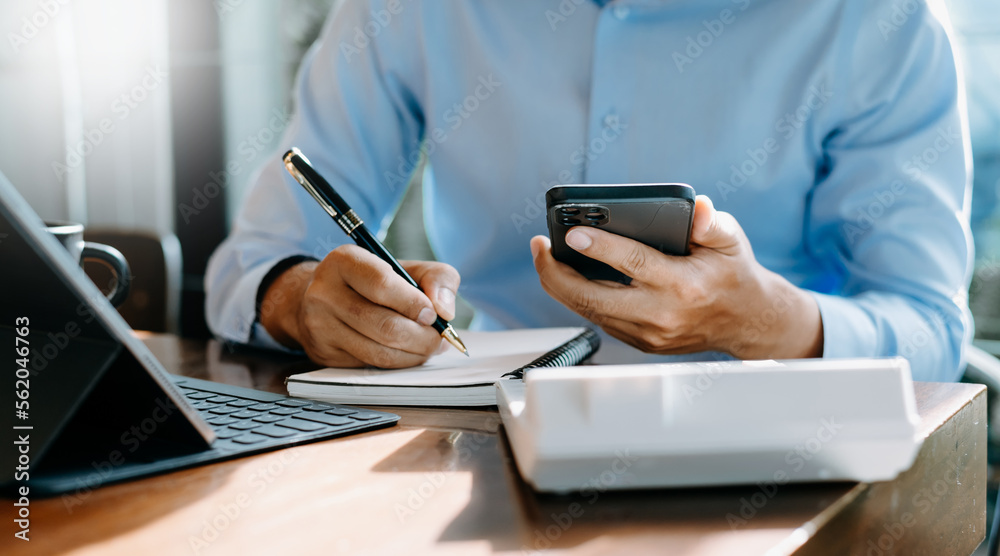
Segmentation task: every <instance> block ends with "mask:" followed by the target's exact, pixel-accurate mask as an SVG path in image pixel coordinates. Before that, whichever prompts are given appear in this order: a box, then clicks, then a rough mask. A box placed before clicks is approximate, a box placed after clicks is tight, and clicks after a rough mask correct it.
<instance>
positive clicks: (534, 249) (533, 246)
mask: <svg viewBox="0 0 1000 556" xmlns="http://www.w3.org/2000/svg"><path fill="white" fill-rule="evenodd" d="M528 245H529V246H530V247H531V260H535V259H537V258H538V245H537V242H534V241H532V242H531V243H529V244H528Z"/></svg>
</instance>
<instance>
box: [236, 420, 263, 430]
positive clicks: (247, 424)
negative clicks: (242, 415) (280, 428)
mask: <svg viewBox="0 0 1000 556" xmlns="http://www.w3.org/2000/svg"><path fill="white" fill-rule="evenodd" d="M260 426H262V423H258V422H256V421H240V422H239V423H233V424H232V425H229V428H231V429H236V430H238V431H248V430H250V429H255V428H257V427H260Z"/></svg>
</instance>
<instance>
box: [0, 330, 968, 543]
mask: <svg viewBox="0 0 1000 556" xmlns="http://www.w3.org/2000/svg"><path fill="white" fill-rule="evenodd" d="M144 340H145V341H146V343H147V345H149V346H150V347H151V348H152V349H153V351H154V353H155V354H156V355H157V357H158V358H159V359H160V360H161V361H162V362H163V363H164V364H165V365H166V366H167V368H168V369H170V370H172V371H174V372H177V373H179V374H184V375H189V376H194V377H198V378H207V379H210V380H217V381H222V382H227V383H230V384H236V385H241V386H249V387H253V388H258V389H262V390H269V391H274V392H284V387H283V379H284V377H285V376H287V374H289V373H291V372H298V371H301V370H304V369H306V368H309V367H308V365H307V366H305V367H303V366H302V365H301V364H295V363H290V362H289V361H287V360H281V359H276V358H274V357H258V356H256V355H246V354H232V353H228V352H227V350H225V349H224V348H222V347H221V346H220V345H219V344H217V343H215V342H212V343H210V344H209V345H208V346H207V348H206V345H205V344H204V343H201V342H193V341H187V340H178V339H176V338H173V337H169V336H151V337H144ZM916 391H917V407H918V410H919V412H920V415H921V417H922V420H923V426H922V434H924V435H925V436H926V440H925V442H924V445H923V448H922V450H921V452H920V455H919V457H918V460H917V462H916V464H915V465H914V466H913V468H912V469H910V470H909V471H907V472H905V473H904V474H902V475H901V476H900V477H899V478H897V479H896V480H895V481H892V482H888V483H875V484H864V483H862V484H857V483H828V484H810V485H783V486H780V487H778V489H777V491H776V492H774V491H771V492H770V494H771V496H765V498H762V497H761V495H760V493H761V492H762V490H761V489H760V488H758V487H740V488H712V489H686V490H659V491H639V492H592V493H590V494H588V495H587V496H572V497H567V496H540V495H537V494H535V493H534V492H532V491H531V490H530V489H529V488H527V487H526V486H525V484H524V483H523V482H522V481H521V479H520V478H519V476H518V474H517V471H516V469H515V467H514V465H513V461H512V459H511V455H510V452H509V450H508V448H507V446H506V444H505V441H504V439H503V436H502V435H498V434H497V428H498V425H499V423H500V419H499V416H498V415H497V413H496V411H490V410H452V409H444V410H433V409H413V408H410V409H407V408H398V409H395V410H394V411H395V412H396V413H398V414H400V415H401V416H402V420H401V422H400V424H399V425H398V426H396V427H393V428H390V429H384V430H381V431H376V432H370V433H366V434H362V435H357V436H352V437H347V438H343V439H337V440H332V441H327V442H320V443H316V444H310V445H306V446H300V447H295V448H291V449H287V450H283V451H280V452H273V453H269V454H263V455H259V456H254V457H249V458H244V459H240V460H236V461H230V462H224V463H219V464H215V465H209V466H205V467H201V468H198V469H192V470H187V471H181V472H176V473H172V474H169V475H165V476H160V477H154V478H150V479H146V480H142V481H136V482H132V483H126V484H120V485H113V486H108V487H104V488H100V489H97V490H95V491H93V492H91V493H89V494H86V495H84V496H83V497H82V498H81V499H80V500H78V502H80V504H79V505H72V506H71V508H70V509H69V510H68V509H67V503H66V502H67V500H65V499H60V498H55V499H50V500H38V501H34V500H33V501H32V503H31V516H32V522H31V523H32V527H31V536H32V541H31V543H30V545H28V544H27V543H23V542H22V541H17V540H12V538H11V535H10V534H8V535H5V536H4V538H3V540H2V541H0V553H2V554H14V553H18V554H20V553H33V554H56V553H64V552H72V553H75V554H100V555H108V554H128V555H133V554H160V553H162V554H209V555H210V554H320V553H322V554H418V553H428V552H433V553H439V554H456V555H459V554H460V555H470V554H473V555H474V554H489V553H520V554H530V553H533V552H535V551H540V550H543V549H545V548H550V547H551V548H554V549H560V550H566V551H569V552H572V553H573V554H629V555H632V554H642V553H659V554H675V555H709V554H711V555H715V554H722V555H727V556H731V555H753V554H768V555H779V554H835V555H841V554H858V555H870V556H878V555H880V554H885V555H887V554H906V555H916V554H927V555H934V556H941V555H953V554H969V553H971V552H972V551H973V550H974V549H975V548H976V546H977V545H979V543H980V542H981V541H982V540H983V537H984V534H985V532H986V395H985V388H983V387H981V386H973V385H968V384H932V383H919V384H917V389H916ZM766 494H767V493H765V495H766ZM755 495H756V496H755ZM762 501H763V502H762ZM755 504H756V505H755ZM6 506H7V507H6V508H5V513H4V515H6V516H9V515H10V505H9V503H8V504H6ZM756 506H760V507H756ZM727 518H728V519H727ZM734 518H738V519H734ZM5 521H6V522H7V523H10V520H9V519H6V520H5ZM8 527H9V526H8ZM28 548H30V550H28V551H27V552H26V550H27V549H28Z"/></svg>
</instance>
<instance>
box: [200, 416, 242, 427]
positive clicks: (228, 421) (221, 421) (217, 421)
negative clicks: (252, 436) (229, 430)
mask: <svg viewBox="0 0 1000 556" xmlns="http://www.w3.org/2000/svg"><path fill="white" fill-rule="evenodd" d="M239 422H240V420H239V419H233V418H232V417H230V416H228V415H220V416H218V417H213V418H212V419H209V420H208V424H209V425H215V426H217V427H221V426H223V425H232V424H233V423H239Z"/></svg>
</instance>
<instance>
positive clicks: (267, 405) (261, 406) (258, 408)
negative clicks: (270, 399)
mask: <svg viewBox="0 0 1000 556" xmlns="http://www.w3.org/2000/svg"><path fill="white" fill-rule="evenodd" d="M247 409H252V410H254V411H271V410H272V409H278V406H276V405H274V404H273V403H259V404H257V405H251V406H250V407H248V408H247Z"/></svg>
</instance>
